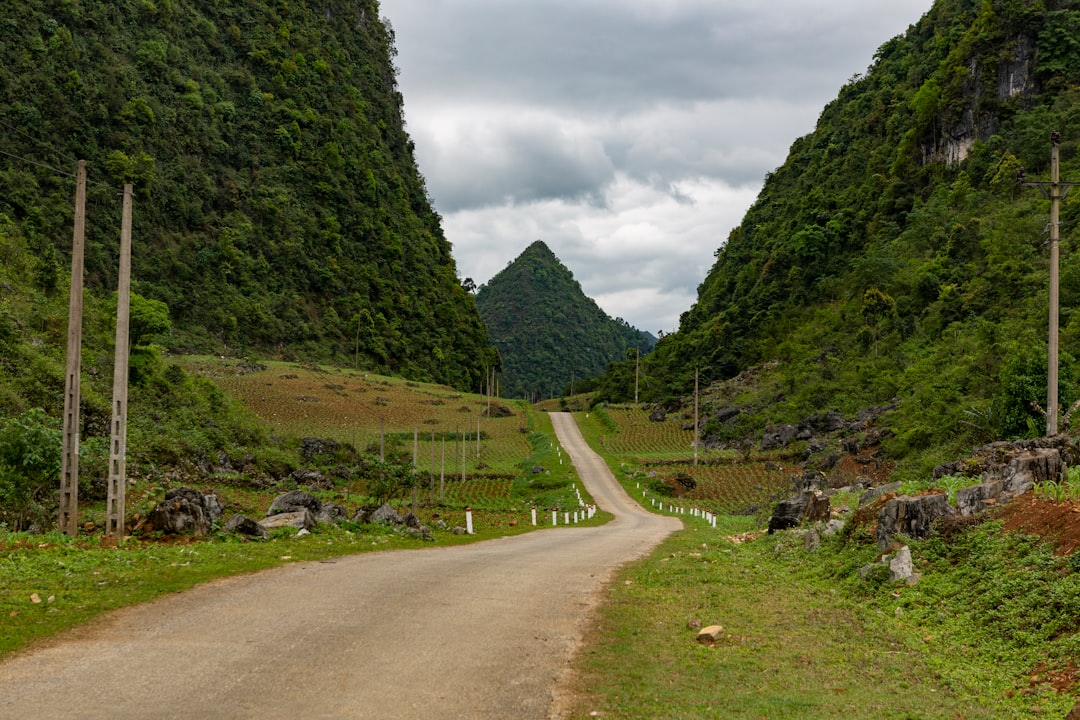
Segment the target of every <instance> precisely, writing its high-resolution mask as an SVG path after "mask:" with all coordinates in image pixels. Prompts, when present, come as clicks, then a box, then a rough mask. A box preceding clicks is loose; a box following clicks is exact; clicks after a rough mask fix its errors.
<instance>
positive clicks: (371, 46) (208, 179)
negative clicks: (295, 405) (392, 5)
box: [0, 0, 491, 388]
mask: <svg viewBox="0 0 1080 720" xmlns="http://www.w3.org/2000/svg"><path fill="white" fill-rule="evenodd" d="M395 52H396V51H395V48H394V35H393V31H392V30H391V28H390V27H389V25H388V24H387V23H386V22H385V21H383V20H381V19H380V16H379V4H378V2H377V1H376V0H307V1H306V2H292V3H265V2H257V1H255V0H228V1H227V2H219V1H216V0H191V1H186V2H178V1H176V0H158V1H157V2H149V1H147V0H81V1H80V2H62V3H56V2H46V0H25V1H22V2H18V3H9V4H8V6H7V7H5V10H4V13H3V17H2V18H0V88H3V92H2V93H0V126H2V127H3V133H2V138H3V139H2V140H0V150H2V151H3V154H2V155H0V228H2V229H0V232H2V233H3V234H4V235H5V237H6V238H8V240H9V241H10V242H11V243H14V244H16V245H19V246H22V247H25V250H26V252H28V253H29V254H30V255H31V256H32V260H30V261H28V262H29V263H30V264H31V265H32V266H33V272H34V275H33V276H32V277H33V278H35V279H34V283H35V284H36V289H37V290H41V291H50V292H51V291H52V290H55V289H56V286H57V284H58V283H59V281H58V278H62V277H64V276H65V274H66V270H65V267H66V263H67V256H68V253H69V251H70V250H69V249H70V243H71V235H72V231H71V227H72V214H73V210H72V205H73V197H74V181H73V180H72V179H71V177H70V176H71V174H72V173H74V170H75V165H76V160H77V159H86V160H87V161H88V165H89V176H90V181H91V185H90V192H89V200H88V211H87V213H88V220H87V233H88V237H87V260H86V262H87V280H88V282H89V283H90V284H91V286H92V288H93V291H94V292H95V293H97V294H99V295H102V296H105V295H106V294H107V293H108V292H109V290H110V287H111V285H110V284H111V283H115V280H114V278H115V276H116V270H115V268H116V255H117V247H118V237H119V230H118V226H119V217H120V205H119V199H118V197H117V194H118V188H119V187H120V186H121V185H122V184H123V183H124V182H125V181H131V182H133V183H134V184H135V186H136V201H135V216H134V242H135V257H134V261H133V265H134V290H135V292H137V293H138V294H140V295H141V296H144V297H146V298H148V299H151V300H155V301H160V302H163V303H165V304H166V305H167V306H168V309H169V313H170V315H171V319H172V333H171V334H170V335H169V336H167V337H162V338H159V341H160V342H161V343H164V344H165V345H166V346H167V347H168V348H169V349H175V350H180V351H212V352H215V353H221V354H235V353H245V352H254V353H258V354H263V355H276V356H280V357H285V358H304V357H307V358H317V359H322V360H335V361H338V362H341V363H343V364H345V363H347V364H349V365H353V364H359V365H361V366H363V367H365V368H372V369H376V370H379V371H385V372H392V373H398V374H403V375H406V376H409V377H413V378H417V379H424V380H435V381H438V382H443V383H447V384H452V385H455V386H458V387H461V388H469V387H474V386H478V385H479V381H480V378H481V377H482V375H483V370H482V368H483V367H484V366H485V365H490V363H491V357H489V356H488V354H489V352H490V350H489V344H488V337H487V333H486V331H485V329H484V328H483V325H482V324H481V322H480V320H479V317H478V315H477V313H476V309H475V304H474V301H473V298H472V296H471V295H470V294H469V293H467V292H466V291H465V290H464V289H462V287H461V284H460V281H459V278H458V276H457V270H456V268H455V264H454V260H453V258H452V257H451V249H450V245H449V243H448V242H447V241H446V239H445V238H444V236H443V232H442V229H441V227H440V218H439V216H438V215H437V214H436V213H435V211H434V210H433V209H432V207H431V203H430V202H429V200H428V197H427V191H426V189H425V186H424V180H423V178H422V177H421V175H420V173H419V172H418V170H417V167H416V163H415V160H414V157H413V144H412V141H411V140H410V139H409V136H408V134H407V133H406V132H405V129H404V126H403V120H402V102H403V99H402V96H401V94H400V93H399V92H398V88H397V82H396V73H397V71H396V68H395V67H394V65H393V58H394V55H395ZM22 320H23V319H20V322H21V321H22ZM50 340H51V338H50ZM48 341H49V340H47V342H48Z"/></svg>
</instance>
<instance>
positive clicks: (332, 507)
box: [315, 502, 349, 524]
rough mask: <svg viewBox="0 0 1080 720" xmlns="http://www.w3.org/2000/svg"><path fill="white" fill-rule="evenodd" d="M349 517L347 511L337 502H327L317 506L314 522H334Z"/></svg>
mask: <svg viewBox="0 0 1080 720" xmlns="http://www.w3.org/2000/svg"><path fill="white" fill-rule="evenodd" d="M348 519H349V511H348V510H346V509H345V508H343V507H342V506H340V505H338V504H337V503H332V502H327V503H322V504H321V505H320V506H319V511H318V512H317V513H315V522H321V523H330V524H336V523H339V522H343V521H345V520H348Z"/></svg>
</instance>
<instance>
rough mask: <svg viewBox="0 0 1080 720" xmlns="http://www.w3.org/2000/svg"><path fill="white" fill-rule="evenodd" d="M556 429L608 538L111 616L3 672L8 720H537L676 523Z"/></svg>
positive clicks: (577, 536) (305, 577)
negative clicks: (640, 563) (601, 619)
mask: <svg viewBox="0 0 1080 720" xmlns="http://www.w3.org/2000/svg"><path fill="white" fill-rule="evenodd" d="M551 417H552V421H553V423H554V426H555V431H556V433H557V435H558V437H559V440H560V442H561V443H562V446H563V448H564V449H565V450H566V451H567V453H568V454H569V455H570V457H571V459H572V460H573V462H574V465H575V466H576V467H577V469H578V474H579V476H580V477H581V479H582V481H583V482H584V484H585V486H586V487H587V488H588V490H589V492H590V493H591V494H592V495H593V497H594V498H595V499H596V501H597V504H598V505H599V506H600V507H601V508H603V509H605V510H608V511H610V512H612V513H614V514H615V515H616V519H615V520H614V521H613V522H611V523H608V524H607V525H605V526H603V527H590V528H578V527H557V528H550V529H545V530H539V531H536V532H532V533H528V534H525V535H520V536H516V537H512V538H503V539H499V540H491V541H488V542H483V543H476V544H473V545H468V546H459V547H451V548H433V549H427V550H410V551H396V552H382V553H368V554H363V555H355V556H351V557H345V558H340V559H338V560H335V561H333V562H312V563H297V564H295V565H289V566H286V567H283V568H279V569H275V570H270V571H266V572H262V573H258V574H255V575H249V576H245V577H239V578H228V579H224V580H219V581H214V582H211V583H207V584H205V585H201V586H199V587H197V588H194V589H192V590H189V591H186V592H183V593H179V594H176V595H173V596H170V597H168V598H165V599H162V600H158V601H155V602H153V603H148V604H145V605H140V606H136V607H132V608H127V609H125V610H121V611H118V612H115V613H112V614H110V615H109V616H107V617H106V618H105V619H103V620H101V621H99V622H96V623H93V624H92V625H90V626H88V627H83V628H79V629H76V630H74V631H72V632H70V633H67V634H66V635H65V636H63V637H62V638H60V639H58V641H57V642H52V643H48V644H46V645H44V646H42V647H40V648H37V649H34V650H31V651H27V652H24V653H20V654H17V655H16V656H14V657H12V658H10V659H9V660H8V661H6V662H4V663H2V664H0V718H4V719H7V718H12V719H14V718H20V719H22V718H28V717H41V718H52V717H56V718H60V717H63V718H68V719H69V720H97V719H98V718H100V719H101V720H106V719H107V720H135V719H138V720H143V719H144V718H155V719H156V720H167V719H176V720H188V719H189V718H190V719H192V720H195V719H198V720H209V719H218V718H228V719H234V718H235V719H240V718H244V719H247V718H251V719H253V720H254V719H256V718H257V719H258V720H277V719H278V718H281V719H285V718H288V719H289V720H293V719H294V718H305V719H310V718H335V719H336V718H373V719H374V718H377V719H379V720H383V719H385V718H398V717H402V718H411V719H416V720H425V719H427V718H433V719H434V718H440V719H441V718H456V719H470V718H472V719H476V720H487V719H488V718H499V719H500V720H502V719H504V718H521V719H523V720H529V719H532V718H536V719H543V718H549V717H552V716H553V715H557V714H558V710H557V708H558V703H557V702H556V698H557V693H558V687H559V685H560V682H561V681H562V680H563V679H564V678H563V676H564V675H565V673H566V672H567V668H568V663H569V661H570V659H571V658H572V656H573V654H574V652H575V650H576V648H577V646H578V644H579V642H580V639H581V637H582V632H583V631H584V629H585V626H586V624H587V622H588V621H589V619H590V617H591V614H592V613H591V611H592V609H594V608H595V606H596V604H597V603H598V601H599V599H600V593H601V590H602V589H603V587H604V585H605V583H606V582H607V580H608V579H609V578H610V577H611V574H612V572H613V570H614V569H615V568H616V567H617V566H619V565H620V564H622V563H625V562H627V561H629V560H632V559H634V558H637V557H639V556H641V555H643V554H645V553H647V552H649V551H650V550H651V549H652V548H654V547H655V546H656V544H657V543H659V542H660V541H661V540H662V539H663V538H664V537H665V536H666V535H667V534H669V533H670V532H672V531H673V530H676V529H678V528H679V527H680V526H681V524H680V523H679V521H678V520H676V519H674V518H667V517H662V516H658V515H653V514H651V513H648V512H646V511H645V510H644V509H642V508H641V507H640V506H638V505H637V503H635V502H634V501H633V500H632V499H631V498H629V497H628V496H627V495H626V493H625V492H623V490H622V489H621V488H620V487H619V486H618V484H617V483H616V481H615V479H614V478H613V477H612V475H611V472H610V471H609V470H608V468H607V466H606V465H605V464H604V462H603V461H602V460H601V459H600V458H599V457H598V456H597V455H596V454H595V453H593V452H592V450H591V449H589V448H588V446H587V445H586V444H585V442H584V440H582V438H581V435H580V433H579V432H578V429H577V425H576V424H575V423H574V420H573V417H572V416H571V415H569V414H566V413H555V414H552V416H551Z"/></svg>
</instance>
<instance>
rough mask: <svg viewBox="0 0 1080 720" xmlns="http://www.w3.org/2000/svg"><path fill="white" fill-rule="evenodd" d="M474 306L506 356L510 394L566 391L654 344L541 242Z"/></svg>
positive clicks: (541, 395) (488, 286)
mask: <svg viewBox="0 0 1080 720" xmlns="http://www.w3.org/2000/svg"><path fill="white" fill-rule="evenodd" d="M476 305H477V309H478V310H479V312H480V318H481V319H482V320H483V321H484V323H485V324H486V325H487V327H488V331H489V332H490V334H491V338H492V341H493V342H494V343H495V346H496V347H497V348H498V350H499V353H500V354H501V355H502V383H501V392H502V395H503V396H505V397H518V398H528V399H530V400H537V399H541V398H545V397H552V396H556V395H559V394H563V393H564V392H565V391H566V390H567V389H569V388H570V386H571V384H572V383H573V382H574V381H575V380H577V381H582V380H585V379H586V378H592V377H595V376H597V375H599V374H600V373H602V372H603V371H604V369H605V368H606V367H607V365H608V363H610V362H612V361H614V360H625V359H626V357H627V354H628V352H629V351H630V350H631V349H632V348H637V349H638V350H639V351H640V352H641V354H642V355H644V354H645V353H647V352H649V351H650V350H651V349H652V346H653V345H654V344H655V342H656V338H654V337H653V336H652V335H651V334H649V333H646V332H642V331H640V330H637V329H635V328H633V327H631V326H630V325H628V324H627V323H626V322H625V321H623V320H622V319H615V318H612V317H610V316H609V315H608V314H607V313H605V312H604V311H603V310H602V309H601V308H600V306H599V305H597V304H596V302H595V301H593V300H592V299H591V298H589V297H587V296H586V295H585V293H584V292H582V290H581V285H580V284H578V282H577V281H576V280H575V279H574V275H573V273H571V272H570V270H568V269H567V267H566V266H565V265H563V264H562V263H561V262H560V261H559V258H557V257H556V256H555V254H554V253H553V252H551V250H550V249H549V248H548V246H547V245H545V244H544V243H543V242H542V241H540V240H537V241H536V242H534V243H533V244H532V245H530V246H529V247H528V248H526V249H525V251H524V252H523V253H521V255H520V256H518V258H517V259H516V260H514V261H513V262H512V263H510V264H509V265H508V266H507V267H506V268H505V269H504V270H502V272H500V273H498V274H497V275H495V276H494V277H493V278H491V280H490V281H489V282H488V283H487V284H486V285H484V286H482V287H481V288H480V290H479V292H478V293H477V295H476Z"/></svg>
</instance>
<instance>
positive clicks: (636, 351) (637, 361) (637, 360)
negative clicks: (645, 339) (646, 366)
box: [634, 348, 641, 405]
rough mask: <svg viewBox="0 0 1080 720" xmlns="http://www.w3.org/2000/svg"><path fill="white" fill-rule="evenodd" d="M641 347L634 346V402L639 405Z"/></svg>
mask: <svg viewBox="0 0 1080 720" xmlns="http://www.w3.org/2000/svg"><path fill="white" fill-rule="evenodd" d="M640 368H641V348H634V404H635V405H637V401H638V399H637V397H638V392H637V391H638V377H639V376H640V374H641V370H640Z"/></svg>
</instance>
